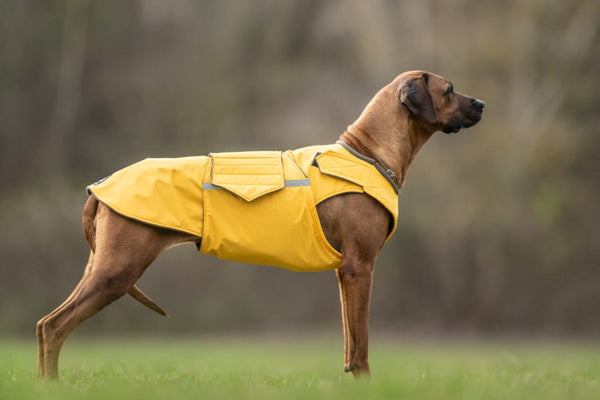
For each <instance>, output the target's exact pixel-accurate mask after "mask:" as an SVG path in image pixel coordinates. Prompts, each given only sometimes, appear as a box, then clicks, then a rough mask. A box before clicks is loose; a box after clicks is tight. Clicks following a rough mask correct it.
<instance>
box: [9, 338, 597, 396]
mask: <svg viewBox="0 0 600 400" xmlns="http://www.w3.org/2000/svg"><path fill="white" fill-rule="evenodd" d="M340 341H341V340H340ZM35 358H36V348H35V343H34V342H24V341H3V342H0V399H1V400H9V399H20V400H23V399H61V400H68V399H77V400H80V399H83V398H85V399H111V398H118V399H129V398H139V399H145V400H151V399H161V400H162V399H200V398H207V399H220V398H223V399H247V398H248V399H250V398H251V399H311V400H313V399H315V400H316V399H328V400H331V399H337V398H344V399H528V400H529V399H544V400H547V399H598V398H600V384H599V379H600V345H596V344H554V345H548V344H533V343H530V344H522V343H521V344H514V343H509V344H505V343H494V344H490V343H462V344H457V343H429V344H427V343H415V342H410V341H409V342H408V343H407V342H406V341H391V340H377V339H376V338H375V339H373V340H372V346H371V356H370V361H371V368H372V373H373V376H372V378H371V379H369V380H360V381H355V380H354V379H353V378H352V376H351V375H349V374H344V373H343V371H342V368H343V365H342V364H343V363H342V348H341V343H337V341H336V342H328V341H323V340H311V339H308V338H304V339H301V340H297V341H295V340H292V339H285V340H283V339H281V340H275V341H274V342H273V341H269V340H267V339H251V340H248V339H226V340H202V339H198V340H190V339H185V340H178V339H176V338H172V339H165V340H158V339H157V340H144V341H131V340H124V341H123V340H120V341H119V340H112V341H108V340H107V341H103V342H99V341H91V340H90V341H86V340H83V339H79V340H72V341H67V342H66V344H65V347H64V349H63V354H62V358H61V365H60V367H61V379H60V381H58V382H42V383H40V382H38V381H37V378H36V371H35V369H36V365H35V363H36V359H35Z"/></svg>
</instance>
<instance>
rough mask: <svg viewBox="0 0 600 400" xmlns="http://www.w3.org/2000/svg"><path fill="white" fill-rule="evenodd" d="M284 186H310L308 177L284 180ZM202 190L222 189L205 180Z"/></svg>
mask: <svg viewBox="0 0 600 400" xmlns="http://www.w3.org/2000/svg"><path fill="white" fill-rule="evenodd" d="M284 186H285V187H302V186H310V179H291V180H289V181H284ZM202 190H223V188H222V187H221V186H217V185H213V184H212V183H210V182H206V183H203V184H202Z"/></svg>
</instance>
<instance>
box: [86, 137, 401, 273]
mask: <svg viewBox="0 0 600 400" xmlns="http://www.w3.org/2000/svg"><path fill="white" fill-rule="evenodd" d="M397 189H398V188H397V187H396V186H395V185H394V184H393V182H392V181H391V180H389V178H387V177H386V176H385V175H383V174H382V173H381V172H380V171H379V170H378V169H377V167H376V166H375V162H374V160H372V159H370V158H367V157H365V156H362V155H361V154H359V153H356V152H355V151H354V150H353V149H351V148H350V147H348V146H347V145H346V144H345V143H343V142H337V143H336V144H333V145H323V146H310V147H305V148H301V149H297V150H288V151H285V152H280V151H259V152H238V153H211V154H209V155H208V156H197V157H183V158H148V159H146V160H143V161H140V162H138V163H136V164H133V165H131V166H129V167H126V168H124V169H122V170H120V171H117V172H115V173H114V174H112V175H111V176H109V177H107V178H105V179H103V180H101V181H99V182H96V183H95V184H93V185H90V186H88V188H87V191H88V193H89V194H93V195H94V196H95V197H96V198H97V199H98V200H99V201H101V202H102V203H104V204H106V205H107V206H108V207H110V208H111V209H112V210H114V211H115V212H117V213H119V214H121V215H123V216H126V217H128V218H132V219H134V220H137V221H140V222H144V223H147V224H150V225H154V226H158V227H162V228H168V229H174V230H177V231H181V232H186V233H189V234H192V235H194V236H198V237H199V242H198V248H199V250H200V251H201V252H202V253H205V254H212V255H215V256H217V257H219V258H223V259H227V260H234V261H242V262H247V263H253V264H261V265H272V266H279V267H284V268H288V269H291V270H294V271H321V270H328V269H336V268H339V267H340V265H341V261H342V256H341V254H340V253H339V252H338V251H337V250H335V249H334V248H333V247H332V246H331V245H330V244H329V243H328V242H327V240H326V238H325V234H324V233H323V230H322V229H321V224H320V221H319V217H318V215H317V210H316V205H317V204H319V203H320V202H322V201H323V200H326V199H328V198H329V197H332V196H335V195H338V194H342V193H366V194H368V195H370V196H372V197H373V198H375V199H376V200H377V201H378V202H380V203H381V204H382V205H383V206H384V207H385V208H386V209H387V210H388V211H389V212H390V214H391V215H392V216H393V226H392V227H391V229H390V232H389V235H388V237H387V239H389V237H390V236H391V235H392V234H393V232H394V231H395V229H396V224H397V218H398V190H397ZM200 238H201V239H200ZM387 239H386V240H387Z"/></svg>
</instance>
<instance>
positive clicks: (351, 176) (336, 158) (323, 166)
mask: <svg viewBox="0 0 600 400" xmlns="http://www.w3.org/2000/svg"><path fill="white" fill-rule="evenodd" d="M315 160H316V161H317V165H318V167H319V170H320V171H321V172H322V173H324V174H327V175H331V176H335V177H337V178H342V179H345V180H347V181H350V182H352V183H355V184H357V185H360V186H364V185H365V184H366V182H368V179H369V178H370V176H371V169H370V168H365V165H367V163H366V162H365V161H362V160H359V159H358V158H356V157H355V156H353V155H352V154H348V155H346V154H343V153H338V152H333V151H326V152H324V153H321V154H319V155H318V156H317V157H316V158H315Z"/></svg>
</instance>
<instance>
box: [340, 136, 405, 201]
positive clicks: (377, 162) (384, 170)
mask: <svg viewBox="0 0 600 400" xmlns="http://www.w3.org/2000/svg"><path fill="white" fill-rule="evenodd" d="M336 143H337V144H340V145H342V146H343V147H344V148H345V149H346V150H348V151H349V152H350V153H352V154H353V155H354V156H356V157H358V158H360V159H361V160H363V161H366V162H368V163H369V164H373V165H374V166H375V168H377V171H379V173H380V174H381V175H382V176H383V177H384V178H385V179H386V180H387V181H388V182H389V183H390V184H391V185H392V187H393V188H394V191H395V192H396V194H399V193H400V185H399V184H398V178H397V177H396V174H395V173H394V171H392V169H391V168H388V166H387V165H385V163H384V162H383V161H382V160H381V159H380V158H379V157H377V155H376V154H375V153H373V152H371V151H370V150H369V151H370V153H371V154H372V155H373V156H374V157H375V158H374V159H373V158H371V157H367V156H365V155H364V154H362V153H359V152H358V151H356V150H355V149H353V148H352V147H350V145H349V144H348V143H346V142H343V141H341V140H338V141H337V142H336Z"/></svg>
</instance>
